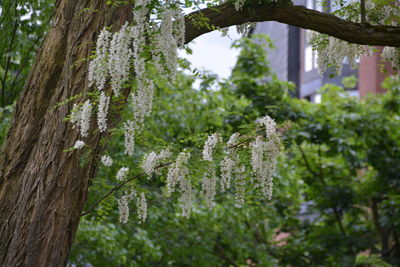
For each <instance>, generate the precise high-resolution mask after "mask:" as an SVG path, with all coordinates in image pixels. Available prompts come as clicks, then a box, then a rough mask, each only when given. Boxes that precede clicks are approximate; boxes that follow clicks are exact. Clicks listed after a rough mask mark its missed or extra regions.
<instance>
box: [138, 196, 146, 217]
mask: <svg viewBox="0 0 400 267" xmlns="http://www.w3.org/2000/svg"><path fill="white" fill-rule="evenodd" d="M137 215H138V219H139V223H144V222H145V221H146V219H147V200H146V196H145V194H144V193H143V192H142V193H140V197H139V199H138V200H137Z"/></svg>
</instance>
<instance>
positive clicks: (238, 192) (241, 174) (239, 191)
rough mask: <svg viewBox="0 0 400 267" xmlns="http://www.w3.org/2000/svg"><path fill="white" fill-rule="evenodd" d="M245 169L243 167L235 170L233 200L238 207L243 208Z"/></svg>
mask: <svg viewBox="0 0 400 267" xmlns="http://www.w3.org/2000/svg"><path fill="white" fill-rule="evenodd" d="M245 174H246V167H245V166H244V165H242V166H240V167H239V168H237V173H236V179H235V199H236V202H237V204H238V205H239V206H243V204H244V198H245V195H246V177H245Z"/></svg>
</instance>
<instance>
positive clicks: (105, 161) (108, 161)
mask: <svg viewBox="0 0 400 267" xmlns="http://www.w3.org/2000/svg"><path fill="white" fill-rule="evenodd" d="M101 163H103V164H104V166H108V167H110V166H111V165H112V164H113V160H112V158H111V157H110V156H107V155H104V156H102V157H101Z"/></svg>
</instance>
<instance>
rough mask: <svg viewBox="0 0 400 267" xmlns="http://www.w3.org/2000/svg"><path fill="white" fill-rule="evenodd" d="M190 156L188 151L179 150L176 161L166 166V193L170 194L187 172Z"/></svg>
mask: <svg viewBox="0 0 400 267" xmlns="http://www.w3.org/2000/svg"><path fill="white" fill-rule="evenodd" d="M189 158H190V153H188V152H181V153H179V155H178V157H177V158H176V161H175V162H174V163H173V164H171V165H170V167H169V168H168V175H167V191H168V195H171V194H172V193H173V192H174V191H175V187H176V185H177V184H178V183H179V181H181V180H182V179H185V177H186V176H187V175H188V174H189V170H188V167H187V166H186V165H187V164H188V161H189Z"/></svg>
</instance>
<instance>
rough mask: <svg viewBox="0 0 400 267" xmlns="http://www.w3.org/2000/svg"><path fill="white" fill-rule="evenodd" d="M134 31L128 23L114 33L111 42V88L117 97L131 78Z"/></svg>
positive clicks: (109, 64)
mask: <svg viewBox="0 0 400 267" xmlns="http://www.w3.org/2000/svg"><path fill="white" fill-rule="evenodd" d="M132 31H133V29H132V28H131V27H129V26H128V23H127V22H126V23H125V24H124V25H123V26H122V27H121V29H120V30H119V31H118V32H116V33H114V35H113V38H112V40H111V42H110V55H109V62H108V68H109V73H110V76H111V88H112V90H113V91H114V94H115V95H116V96H119V92H120V90H121V89H122V86H123V84H124V83H125V82H126V81H127V80H128V78H129V69H130V59H131V57H132V55H133V52H132V50H131V49H130V44H131V39H132V37H133V34H132Z"/></svg>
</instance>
